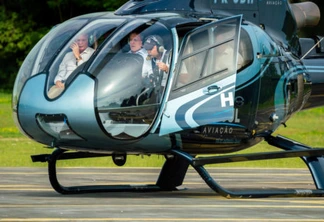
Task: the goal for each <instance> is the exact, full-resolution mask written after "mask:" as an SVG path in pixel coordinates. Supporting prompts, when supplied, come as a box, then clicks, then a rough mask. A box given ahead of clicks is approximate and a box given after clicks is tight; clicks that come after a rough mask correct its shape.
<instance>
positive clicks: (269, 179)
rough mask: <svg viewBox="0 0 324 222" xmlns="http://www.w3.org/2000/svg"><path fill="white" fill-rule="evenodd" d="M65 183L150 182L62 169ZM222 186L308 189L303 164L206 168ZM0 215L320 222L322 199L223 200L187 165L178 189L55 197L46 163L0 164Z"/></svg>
mask: <svg viewBox="0 0 324 222" xmlns="http://www.w3.org/2000/svg"><path fill="white" fill-rule="evenodd" d="M58 171H59V178H60V180H61V182H62V184H64V185H81V184H83V185H84V184H91V185H94V184H133V185H135V184H143V183H144V184H148V183H155V181H156V179H157V177H158V173H159V169H155V168H153V169H152V168H64V169H59V170H58ZM210 173H211V175H212V176H213V177H214V178H217V181H218V182H219V183H220V184H221V185H222V186H224V187H226V188H228V189H234V190H235V189H238V188H243V189H264V188H278V187H280V188H298V189H314V184H313V181H312V179H311V175H310V174H309V173H308V170H307V169H305V170H304V169H236V168H234V169H233V168H212V169H210ZM1 221H35V222H38V221H42V222H43V221H46V222H47V221H81V222H83V221H127V222H129V221H132V222H136V221H196V222H199V221H226V222H231V221H248V222H251V221H258V222H260V221H275V222H279V221H280V222H281V221H283V222H290V221H291V222H299V221H302V222H305V221H310V222H312V221H324V198H321V197H312V198H308V197H296V198H287V197H281V198H257V199H227V198H224V197H222V196H220V195H218V194H217V193H215V192H214V191H212V190H211V189H210V188H209V187H208V186H207V185H206V184H205V183H204V182H203V180H202V179H201V178H200V177H199V175H198V174H197V173H196V172H195V171H194V170H192V169H190V170H189V171H188V173H187V175H186V178H185V181H184V184H183V186H181V187H180V189H179V190H178V191H172V192H171V191H160V192H138V193H136V192H131V193H130V192H118V193H107V192H106V193H90V194H76V195H62V194H59V193H57V192H55V191H54V190H53V189H52V187H51V185H50V183H49V180H48V176H47V168H0V222H1Z"/></svg>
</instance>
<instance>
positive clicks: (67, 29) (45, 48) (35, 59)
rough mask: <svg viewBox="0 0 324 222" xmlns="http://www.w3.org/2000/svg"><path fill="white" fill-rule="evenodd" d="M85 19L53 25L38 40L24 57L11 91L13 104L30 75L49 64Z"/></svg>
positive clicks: (40, 70)
mask: <svg viewBox="0 0 324 222" xmlns="http://www.w3.org/2000/svg"><path fill="white" fill-rule="evenodd" d="M86 22H87V19H77V20H75V19H74V20H68V21H66V22H64V23H62V24H60V25H57V26H56V27H54V28H53V29H52V30H51V31H50V32H49V33H48V34H47V35H46V36H45V37H44V38H42V40H40V41H39V42H38V43H37V44H36V46H35V47H34V48H33V49H32V51H31V52H30V53H29V54H28V56H27V57H26V59H25V61H24V63H23V64H22V66H21V68H20V70H19V72H18V76H17V78H16V82H15V86H14V91H13V106H14V107H15V104H16V102H17V99H18V98H17V97H18V95H19V94H20V91H21V89H22V87H23V85H24V84H25V82H26V81H27V79H28V78H29V77H30V76H33V75H36V74H38V73H40V72H42V71H43V70H44V69H45V67H46V66H47V65H48V64H49V62H50V61H51V59H52V58H53V56H54V55H55V54H56V53H57V51H58V50H59V49H60V48H61V47H62V46H63V45H64V44H65V42H66V41H67V40H68V39H69V38H71V36H73V35H74V34H75V33H76V32H77V31H78V30H79V29H80V28H81V27H82V26H83V25H84V24H85V23H86Z"/></svg>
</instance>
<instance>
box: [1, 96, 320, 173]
mask: <svg viewBox="0 0 324 222" xmlns="http://www.w3.org/2000/svg"><path fill="white" fill-rule="evenodd" d="M323 114H324V108H316V109H312V110H308V111H302V112H299V113H297V114H295V116H294V117H293V118H291V119H290V120H289V121H288V122H287V128H284V127H281V128H280V129H279V130H278V131H277V132H276V134H280V135H283V136H285V137H288V138H291V139H293V140H296V141H299V142H301V143H304V144H307V145H310V146H313V147H324V141H323V139H322V138H323V135H324V127H323V126H324V118H322V116H323ZM269 151H278V149H276V148H273V147H271V146H270V145H268V144H267V143H265V142H261V143H260V144H258V145H256V146H254V147H252V148H249V149H246V150H244V151H241V152H239V153H250V152H269ZM51 152H52V149H48V148H45V147H44V145H42V144H39V143H36V142H34V141H33V140H31V139H29V138H27V137H26V136H24V135H22V134H21V133H20V131H19V130H18V128H17V127H16V125H15V123H14V120H13V118H12V112H11V95H10V94H9V93H4V92H1V91H0V167H16V166H17V167H18V166H19V167H46V166H47V164H45V163H33V162H32V161H31V158H30V156H31V155H37V154H44V153H48V154H50V153H51ZM127 158H128V159H127V163H126V164H125V167H132V166H134V167H135V166H136V167H161V166H162V165H163V162H164V157H162V156H157V155H153V156H150V157H149V156H143V157H142V156H129V157H127ZM58 165H59V166H61V167H65V166H68V167H114V164H113V163H112V161H111V158H109V157H108V158H107V157H104V158H87V159H78V160H66V161H59V162H58ZM217 166H218V167H261V168H271V167H275V168H304V167H305V164H304V163H303V162H302V160H300V158H289V159H277V160H263V161H250V162H237V163H230V164H219V165H217Z"/></svg>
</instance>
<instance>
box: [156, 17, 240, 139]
mask: <svg viewBox="0 0 324 222" xmlns="http://www.w3.org/2000/svg"><path fill="white" fill-rule="evenodd" d="M241 20H242V17H241V16H235V17H231V18H227V19H223V20H219V21H217V22H212V23H209V24H207V25H204V26H200V27H199V28H196V29H194V30H192V31H191V32H190V33H187V34H186V36H185V37H184V38H183V41H182V47H181V49H180V52H179V59H178V62H177V65H176V73H175V75H174V76H175V78H174V80H173V81H171V82H172V87H171V91H170V94H169V98H168V101H167V104H166V106H165V110H164V113H163V117H162V122H161V127H160V135H165V134H169V133H174V132H178V131H182V130H189V129H194V128H196V127H199V126H203V125H209V124H217V123H220V122H232V121H233V120H234V96H235V82H236V70H237V61H238V56H239V54H238V44H239V39H240V28H241Z"/></svg>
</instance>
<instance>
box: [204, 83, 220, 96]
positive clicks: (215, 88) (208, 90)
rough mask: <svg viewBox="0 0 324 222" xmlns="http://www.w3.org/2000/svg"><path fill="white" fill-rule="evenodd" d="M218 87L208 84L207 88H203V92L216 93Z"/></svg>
mask: <svg viewBox="0 0 324 222" xmlns="http://www.w3.org/2000/svg"><path fill="white" fill-rule="evenodd" d="M220 89H221V87H219V86H216V85H212V86H208V87H207V88H205V89H204V93H205V94H207V95H213V94H215V93H217V92H218V91H219V90H220Z"/></svg>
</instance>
